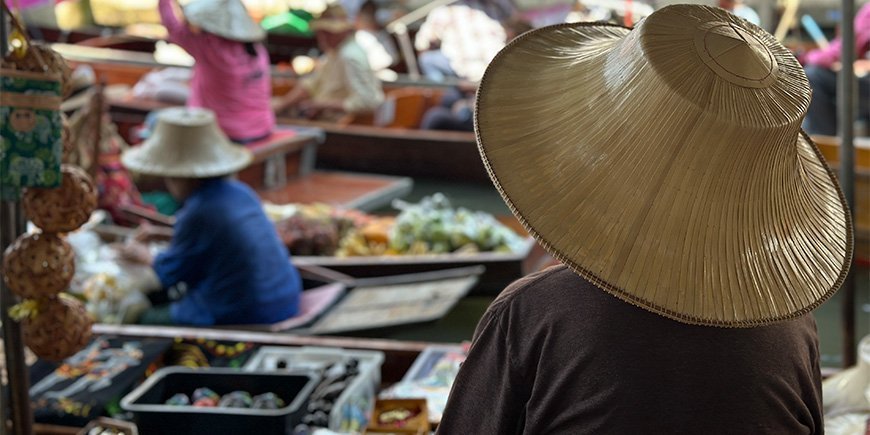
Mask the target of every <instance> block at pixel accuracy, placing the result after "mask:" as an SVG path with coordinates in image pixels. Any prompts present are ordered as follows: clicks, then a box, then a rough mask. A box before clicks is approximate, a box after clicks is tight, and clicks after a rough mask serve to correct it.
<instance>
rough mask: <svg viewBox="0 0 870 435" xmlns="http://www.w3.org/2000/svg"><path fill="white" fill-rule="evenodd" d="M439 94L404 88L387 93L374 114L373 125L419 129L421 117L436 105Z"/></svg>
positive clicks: (429, 90)
mask: <svg viewBox="0 0 870 435" xmlns="http://www.w3.org/2000/svg"><path fill="white" fill-rule="evenodd" d="M439 98H440V94H439V93H437V92H435V91H433V90H431V89H416V88H405V89H398V90H395V91H391V92H389V93H387V95H386V98H385V101H384V103H383V104H382V105H381V107H380V108H378V111H377V113H376V114H375V121H374V124H375V125H376V126H378V127H388V128H419V127H420V123H421V122H422V121H423V115H424V114H425V113H426V111H427V110H429V108H430V107H432V106H434V105H436V104H438V100H439Z"/></svg>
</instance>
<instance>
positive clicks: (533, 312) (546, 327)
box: [438, 266, 823, 435]
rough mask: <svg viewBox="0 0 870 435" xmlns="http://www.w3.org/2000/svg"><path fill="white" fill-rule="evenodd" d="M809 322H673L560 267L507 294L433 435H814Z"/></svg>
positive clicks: (814, 363) (814, 366) (815, 390)
mask: <svg viewBox="0 0 870 435" xmlns="http://www.w3.org/2000/svg"><path fill="white" fill-rule="evenodd" d="M822 429H823V424H822V394H821V378H820V376H819V351H818V338H817V336H816V324H815V321H814V320H813V318H812V316H811V315H806V316H801V317H799V318H798V319H796V320H792V321H788V322H783V323H778V324H775V325H770V326H763V327H758V328H738V329H726V328H710V327H706V326H693V325H686V324H683V323H679V322H675V321H673V320H670V319H667V318H665V317H662V316H659V315H657V314H654V313H651V312H649V311H646V310H643V309H641V308H638V307H636V306H633V305H631V304H627V303H625V302H622V301H620V300H619V299H617V298H615V297H613V296H611V295H609V294H607V293H605V292H603V291H601V290H600V289H598V288H597V287H595V286H594V285H592V284H591V283H589V282H588V281H586V280H585V279H583V278H581V277H580V276H578V275H577V274H575V273H573V272H572V271H571V270H570V269H568V268H567V267H565V266H554V267H552V268H550V269H547V270H545V271H542V272H539V273H536V274H534V275H530V276H527V277H525V278H522V279H520V280H519V281H517V282H515V283H513V284H512V285H510V286H509V287H508V288H507V289H506V290H505V291H504V292H502V293H501V294H500V295H499V297H498V298H497V299H496V300H495V301H494V302H493V303H492V305H491V306H490V307H489V310H488V311H487V312H486V313H485V314H484V316H483V318H482V319H481V320H480V323H479V325H478V327H477V330H476V331H475V333H474V339H473V347H472V350H471V352H470V353H469V355H468V359H466V361H465V362H464V363H463V365H462V368H461V370H460V372H459V375H458V376H457V378H456V380H455V382H454V386H453V390H452V391H451V394H450V399H449V401H448V404H447V408H446V410H445V411H444V414H443V416H442V419H441V423H440V425H439V427H438V433H439V434H516V433H527V434H558V433H564V434H576V435H579V434H607V433H613V434H640V433H648V434H711V433H733V434H811V433H821V432H822Z"/></svg>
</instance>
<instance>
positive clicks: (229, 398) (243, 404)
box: [218, 391, 254, 408]
mask: <svg viewBox="0 0 870 435" xmlns="http://www.w3.org/2000/svg"><path fill="white" fill-rule="evenodd" d="M253 404H254V399H253V398H252V397H251V394H250V393H248V392H247V391H233V392H232V393H229V394H224V396H223V397H221V400H220V402H218V406H220V407H224V408H250V407H251V405H253Z"/></svg>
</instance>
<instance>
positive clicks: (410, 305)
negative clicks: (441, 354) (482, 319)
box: [307, 268, 482, 334]
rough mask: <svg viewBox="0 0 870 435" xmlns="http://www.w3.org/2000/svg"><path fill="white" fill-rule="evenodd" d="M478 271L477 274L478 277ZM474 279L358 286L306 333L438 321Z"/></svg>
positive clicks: (334, 332)
mask: <svg viewBox="0 0 870 435" xmlns="http://www.w3.org/2000/svg"><path fill="white" fill-rule="evenodd" d="M481 272H482V268H480V269H479V270H478V271H477V273H478V274H479V273H481ZM476 283H477V276H476V275H470V276H463V277H455V278H447V279H438V280H432V281H427V282H416V283H395V284H384V285H375V286H357V287H356V288H355V289H354V290H353V291H352V292H350V293H349V294H348V295H347V296H345V297H344V299H342V300H341V301H340V302H339V303H338V304H337V305H336V306H335V307H334V308H332V309H331V310H329V312H327V313H326V314H325V315H324V316H323V317H322V318H321V319H320V320H318V321H317V322H315V324H314V325H312V326H311V328H309V329H308V330H307V332H310V333H312V334H337V333H342V332H350V331H360V330H371V329H378V328H387V327H395V326H399V325H408V324H414V323H423V322H430V321H434V320H438V319H440V318H442V317H444V315H446V314H447V312H448V311H450V309H452V308H453V306H454V305H456V303H457V302H458V301H459V299H461V298H462V297H464V296H465V295H466V294H468V291H469V290H470V289H471V288H472V287H473V286H474V285H475V284H476Z"/></svg>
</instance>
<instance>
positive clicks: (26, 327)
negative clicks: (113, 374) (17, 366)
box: [21, 293, 93, 361]
mask: <svg viewBox="0 0 870 435" xmlns="http://www.w3.org/2000/svg"><path fill="white" fill-rule="evenodd" d="M92 324H93V320H92V319H91V317H90V316H89V315H88V313H87V311H86V310H85V306H84V305H83V304H82V303H81V302H79V301H78V300H77V299H75V298H73V297H72V296H69V295H67V294H65V293H61V294H60V295H58V297H56V298H50V299H42V300H39V301H38V307H37V308H36V312H35V313H32V314H30V315H28V316H26V317H24V318H23V319H22V320H21V326H22V335H23V338H24V344H25V345H27V347H29V348H30V350H32V351H33V353H35V354H36V356H38V357H40V358H42V359H46V360H49V361H62V360H64V359H65V358H68V357H70V356H72V355H74V354H75V353H76V352H78V351H79V350H81V349H83V348H84V347H85V345H87V344H88V340H90V338H91V325H92Z"/></svg>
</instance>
